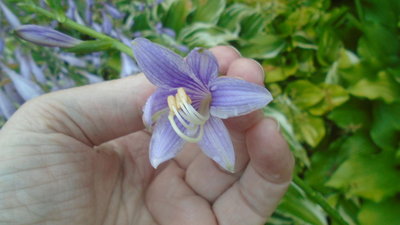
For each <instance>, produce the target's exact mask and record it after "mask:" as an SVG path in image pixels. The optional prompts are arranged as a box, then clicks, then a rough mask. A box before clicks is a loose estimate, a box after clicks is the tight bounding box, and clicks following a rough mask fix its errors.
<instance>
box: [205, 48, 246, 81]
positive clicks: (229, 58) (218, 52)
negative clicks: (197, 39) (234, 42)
mask: <svg viewBox="0 0 400 225" xmlns="http://www.w3.org/2000/svg"><path fill="white" fill-rule="evenodd" d="M210 51H211V52H212V53H213V54H214V56H215V57H216V58H217V61H218V65H219V73H221V74H223V75H225V74H226V73H227V71H228V68H229V66H230V65H231V63H232V62H233V61H235V60H236V59H238V58H240V53H239V51H238V50H236V48H234V47H232V46H216V47H213V48H211V49H210Z"/></svg>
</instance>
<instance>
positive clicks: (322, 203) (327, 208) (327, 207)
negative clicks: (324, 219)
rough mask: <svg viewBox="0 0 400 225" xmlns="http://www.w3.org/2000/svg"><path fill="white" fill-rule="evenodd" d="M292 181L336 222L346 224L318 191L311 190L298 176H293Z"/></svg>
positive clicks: (340, 224) (341, 224)
mask: <svg viewBox="0 0 400 225" xmlns="http://www.w3.org/2000/svg"><path fill="white" fill-rule="evenodd" d="M293 182H294V183H295V184H296V185H298V186H299V187H300V188H301V189H302V190H303V191H304V192H305V193H306V195H307V196H308V197H309V198H310V199H311V200H312V201H314V202H315V203H317V204H318V205H320V206H321V207H322V208H323V209H324V210H325V212H326V213H327V214H328V215H329V216H330V217H331V218H332V219H334V220H335V221H336V222H337V224H339V225H348V223H347V222H346V221H345V220H344V219H343V218H342V217H341V216H340V215H339V213H338V212H337V211H336V210H335V209H334V208H332V206H330V205H329V204H328V202H326V200H325V198H324V197H323V196H322V195H321V194H320V193H319V192H317V191H315V190H313V189H312V188H311V187H310V186H308V184H306V183H305V182H304V181H303V180H302V179H300V178H299V177H298V176H295V177H294V178H293Z"/></svg>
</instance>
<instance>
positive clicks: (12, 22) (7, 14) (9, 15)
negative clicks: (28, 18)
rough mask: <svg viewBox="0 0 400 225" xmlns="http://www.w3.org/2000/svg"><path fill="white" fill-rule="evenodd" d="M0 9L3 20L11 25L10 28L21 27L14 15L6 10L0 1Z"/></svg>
mask: <svg viewBox="0 0 400 225" xmlns="http://www.w3.org/2000/svg"><path fill="white" fill-rule="evenodd" d="M0 9H1V10H2V11H3V13H4V16H5V18H6V19H7V21H8V23H9V24H10V25H11V27H12V28H14V29H15V28H17V27H18V26H21V22H20V21H19V19H18V18H17V16H16V15H14V13H13V12H11V10H10V9H9V8H7V6H6V5H4V4H3V3H2V2H1V1H0Z"/></svg>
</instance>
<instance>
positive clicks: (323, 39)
mask: <svg viewBox="0 0 400 225" xmlns="http://www.w3.org/2000/svg"><path fill="white" fill-rule="evenodd" d="M319 38H320V40H319V42H318V51H317V59H318V62H319V63H320V64H321V65H323V66H329V65H331V64H332V63H333V62H335V61H336V60H337V59H339V57H340V52H341V50H342V42H341V41H340V39H339V38H338V37H337V33H336V32H335V31H333V30H332V29H329V28H327V29H324V31H323V32H322V34H320V36H319Z"/></svg>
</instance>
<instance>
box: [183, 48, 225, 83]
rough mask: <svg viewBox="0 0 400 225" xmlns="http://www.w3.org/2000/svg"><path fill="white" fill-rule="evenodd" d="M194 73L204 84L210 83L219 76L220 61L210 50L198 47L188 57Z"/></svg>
mask: <svg viewBox="0 0 400 225" xmlns="http://www.w3.org/2000/svg"><path fill="white" fill-rule="evenodd" d="M186 62H187V63H188V64H189V66H190V68H191V69H192V71H193V73H194V74H195V75H196V76H197V77H198V78H200V80H201V81H202V82H203V84H205V85H208V83H209V82H210V81H211V80H214V79H215V78H217V76H218V62H217V59H216V58H215V56H214V55H213V54H212V53H211V52H210V51H208V50H206V49H202V48H196V49H194V50H192V51H191V52H190V53H189V54H188V56H187V57H186Z"/></svg>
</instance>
